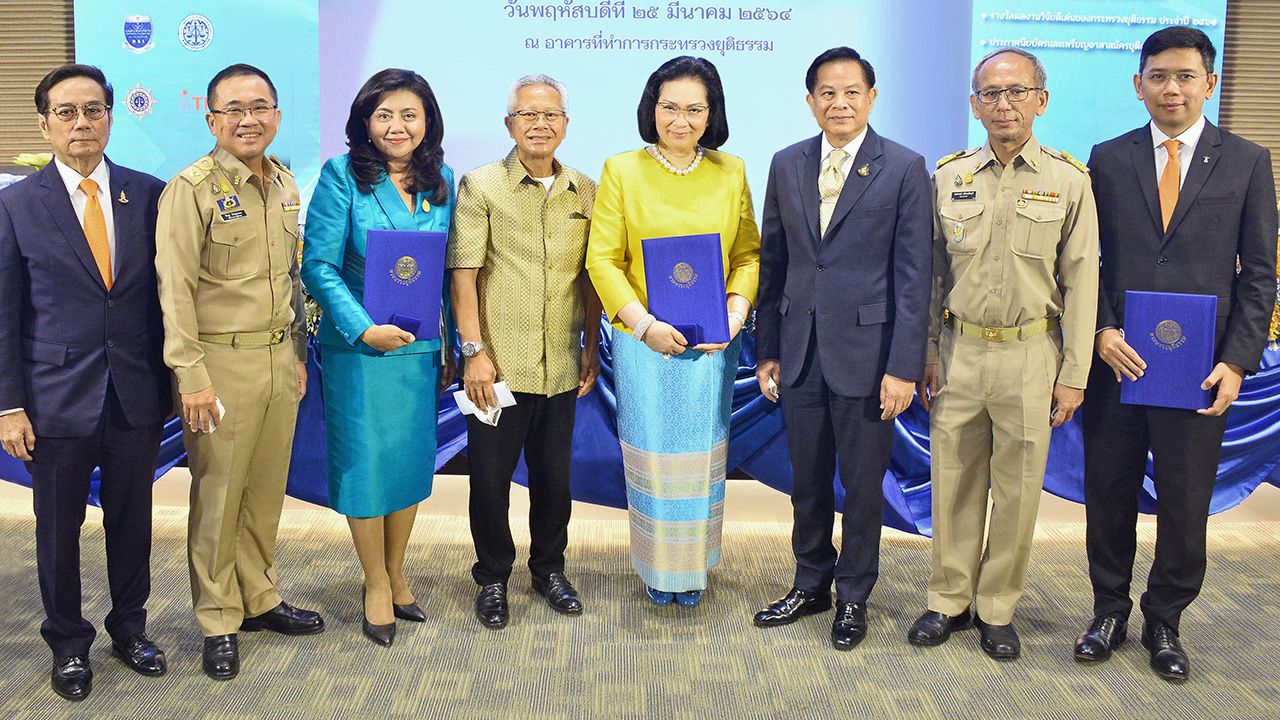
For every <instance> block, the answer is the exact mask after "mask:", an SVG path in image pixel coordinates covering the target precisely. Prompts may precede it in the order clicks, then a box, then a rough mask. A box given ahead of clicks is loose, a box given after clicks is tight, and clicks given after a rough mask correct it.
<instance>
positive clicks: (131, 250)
mask: <svg viewBox="0 0 1280 720" xmlns="http://www.w3.org/2000/svg"><path fill="white" fill-rule="evenodd" d="M103 162H105V163H107V164H108V165H107V166H108V167H110V168H111V181H110V182H111V187H110V192H108V193H107V202H109V203H111V218H112V223H111V224H112V226H114V228H115V232H116V251H115V261H114V263H113V265H112V268H111V269H112V271H113V272H114V273H115V276H116V279H115V282H114V283H112V287H115V285H116V284H118V283H120V282H121V281H126V280H127V277H126V276H128V275H132V273H133V271H134V270H136V269H137V268H136V266H137V264H138V263H137V262H135V261H136V260H138V259H139V258H142V257H144V255H143V254H142V253H141V249H140V248H138V247H136V246H135V245H134V240H135V239H136V238H135V235H134V233H133V232H132V230H133V224H134V218H135V217H136V216H135V215H134V208H135V207H136V205H134V204H133V203H131V202H128V198H129V192H128V191H129V178H128V177H127V176H126V175H125V173H124V171H123V170H121V169H120V166H119V165H116V164H115V163H112V162H111V161H110V160H107V159H105V158H104V159H103ZM122 197H123V198H125V199H126V202H120V198H122Z"/></svg>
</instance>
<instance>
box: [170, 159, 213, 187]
mask: <svg viewBox="0 0 1280 720" xmlns="http://www.w3.org/2000/svg"><path fill="white" fill-rule="evenodd" d="M211 172H213V158H211V157H209V156H208V155H205V156H204V157H202V158H200V159H199V160H197V161H195V162H193V163H191V164H190V165H188V166H187V168H186V169H185V170H183V171H182V172H180V173H178V177H180V178H182V179H183V180H186V181H187V182H189V183H191V184H192V185H199V184H200V183H201V182H204V179H205V178H207V177H209V173H211Z"/></svg>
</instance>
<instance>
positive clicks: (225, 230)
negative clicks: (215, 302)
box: [205, 218, 262, 280]
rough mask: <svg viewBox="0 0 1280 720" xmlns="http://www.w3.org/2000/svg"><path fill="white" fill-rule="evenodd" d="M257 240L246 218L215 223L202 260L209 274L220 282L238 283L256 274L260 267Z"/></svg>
mask: <svg viewBox="0 0 1280 720" xmlns="http://www.w3.org/2000/svg"><path fill="white" fill-rule="evenodd" d="M257 237H258V233H257V228H256V227H254V226H253V225H251V224H250V223H249V221H248V218H245V219H244V220H233V221H231V222H226V223H218V224H215V225H214V226H213V231H212V232H211V233H210V237H209V244H208V246H207V250H208V257H207V259H206V261H205V268H206V269H207V270H208V271H209V274H210V275H212V276H214V277H215V278H218V279H221V280H239V279H242V278H247V277H250V276H251V275H255V274H257V272H258V271H259V270H260V269H261V268H262V255H261V244H260V243H258V242H256V240H257Z"/></svg>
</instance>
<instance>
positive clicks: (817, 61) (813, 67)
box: [804, 45, 876, 95]
mask: <svg viewBox="0 0 1280 720" xmlns="http://www.w3.org/2000/svg"><path fill="white" fill-rule="evenodd" d="M846 60H847V61H849V62H856V63H858V64H859V65H861V66H862V76H863V77H864V78H866V80H867V89H868V90H870V89H871V88H873V87H875V86H876V69H875V68H873V67H871V63H870V62H869V61H868V60H867V59H866V58H864V57H862V55H860V54H859V53H858V51H857V50H854V49H853V48H851V47H845V46H844V45H841V46H840V47H833V48H831V49H830V50H827V51H826V52H824V53H822V54H821V55H819V56H818V57H816V58H814V59H813V62H812V63H810V64H809V70H808V71H807V72H805V74H804V87H805V89H806V90H808V91H809V94H810V95H812V94H813V89H814V88H815V87H817V85H818V70H819V69H820V68H821V67H822V66H823V65H826V64H827V63H830V62H841V61H846Z"/></svg>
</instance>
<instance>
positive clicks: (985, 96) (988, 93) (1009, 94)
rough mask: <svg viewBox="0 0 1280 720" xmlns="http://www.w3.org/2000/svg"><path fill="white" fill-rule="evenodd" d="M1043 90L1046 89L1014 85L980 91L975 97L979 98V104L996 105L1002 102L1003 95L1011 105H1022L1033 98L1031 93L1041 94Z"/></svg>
mask: <svg viewBox="0 0 1280 720" xmlns="http://www.w3.org/2000/svg"><path fill="white" fill-rule="evenodd" d="M1043 89H1044V88H1038V87H1022V86H1021V85H1014V86H1013V87H1010V88H991V89H988V90H980V91H978V92H976V93H974V95H977V96H978V102H980V103H982V104H983V105H995V104H996V103H998V102H1000V96H1001V95H1003V96H1005V97H1006V98H1008V100H1009V102H1011V103H1020V102H1023V101H1024V100H1026V99H1027V98H1029V97H1031V93H1033V92H1040V91H1041V90H1043Z"/></svg>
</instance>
